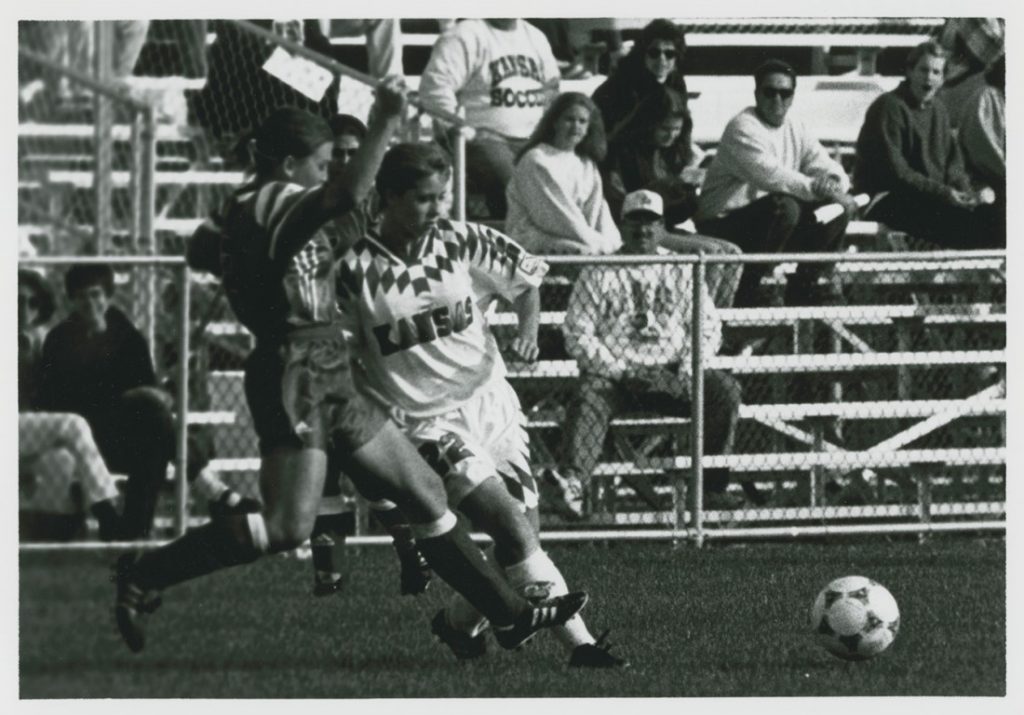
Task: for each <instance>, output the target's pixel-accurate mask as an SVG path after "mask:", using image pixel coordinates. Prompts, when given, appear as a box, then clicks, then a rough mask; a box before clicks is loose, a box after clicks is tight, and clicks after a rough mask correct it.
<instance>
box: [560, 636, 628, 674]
mask: <svg viewBox="0 0 1024 715" xmlns="http://www.w3.org/2000/svg"><path fill="white" fill-rule="evenodd" d="M607 637H608V631H605V632H604V633H602V634H601V636H600V637H599V638H598V639H597V641H596V642H595V643H584V644H583V645H578V646H576V647H575V648H573V650H572V655H571V656H569V667H570V668H628V667H629V661H628V660H625V659H623V658H619V657H617V656H614V655H612V654H611V653H609V652H608V651H609V649H610V648H611V644H610V643H608V642H607V641H606V640H605V639H606V638H607Z"/></svg>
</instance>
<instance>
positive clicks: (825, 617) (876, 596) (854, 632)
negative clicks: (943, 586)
mask: <svg viewBox="0 0 1024 715" xmlns="http://www.w3.org/2000/svg"><path fill="white" fill-rule="evenodd" d="M899 629H900V609H899V606H897V605H896V599H895V598H893V597H892V594H891V593H889V591H888V589H886V588H885V586H883V585H882V584H880V583H878V582H877V581H873V580H871V579H869V578H865V577H864V576H845V577H843V578H837V579H836V580H835V581H833V582H832V583H830V584H829V585H828V586H826V587H825V588H823V589H822V590H821V593H819V594H818V597H817V598H816V599H814V605H813V606H811V630H812V632H813V633H814V636H815V638H816V639H817V640H818V643H820V644H821V645H822V646H823V647H824V648H825V650H827V651H828V652H829V653H831V654H832V655H834V656H837V657H839V658H842V659H844V660H867V659H868V658H873V657H874V656H876V655H878V654H879V653H881V652H882V651H883V650H885V649H886V648H888V647H889V646H890V645H892V642H893V641H894V640H895V639H896V633H897V632H898V631H899Z"/></svg>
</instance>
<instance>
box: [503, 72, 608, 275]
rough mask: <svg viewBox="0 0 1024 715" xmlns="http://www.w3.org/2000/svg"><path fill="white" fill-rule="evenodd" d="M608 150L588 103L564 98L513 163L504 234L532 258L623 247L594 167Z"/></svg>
mask: <svg viewBox="0 0 1024 715" xmlns="http://www.w3.org/2000/svg"><path fill="white" fill-rule="evenodd" d="M606 151H607V145H606V143H605V137H604V128H603V127H602V125H601V115H600V114H599V113H598V112H597V108H596V107H595V106H594V103H593V101H591V99H590V98H589V97H587V96H586V95H585V94H580V93H579V92H566V93H565V94H562V95H560V96H559V97H558V99H556V100H555V101H554V103H552V105H551V106H550V107H549V108H548V110H547V111H546V112H545V113H544V116H543V117H541V120H540V122H539V123H538V124H537V128H536V129H535V130H534V132H533V135H532V136H531V137H530V139H529V141H527V142H526V145H525V146H524V147H523V148H522V150H520V152H519V155H518V156H517V157H516V164H515V171H514V172H513V173H512V179H511V181H509V184H508V219H507V220H506V222H505V232H506V233H507V234H508V235H509V236H511V237H512V238H514V239H515V240H516V241H518V242H519V243H521V244H522V246H523V248H525V249H526V250H528V251H531V252H532V253H538V254H551V253H571V254H586V255H594V254H607V253H614V252H615V251H617V250H618V249H619V246H621V245H622V239H621V237H620V236H619V229H618V227H616V225H615V221H613V220H612V215H611V212H610V211H609V209H608V202H607V201H605V199H604V192H603V190H602V185H601V173H600V171H599V170H598V162H600V161H601V160H602V159H604V156H605V152H606Z"/></svg>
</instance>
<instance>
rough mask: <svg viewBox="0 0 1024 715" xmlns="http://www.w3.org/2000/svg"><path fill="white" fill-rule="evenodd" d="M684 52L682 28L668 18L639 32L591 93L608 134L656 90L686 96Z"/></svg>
mask: <svg viewBox="0 0 1024 715" xmlns="http://www.w3.org/2000/svg"><path fill="white" fill-rule="evenodd" d="M685 52H686V35H685V34H684V33H683V28H681V27H679V26H678V25H676V24H674V23H673V22H671V21H670V20H653V21H651V23H650V24H648V25H647V26H646V27H645V28H644V29H643V30H642V31H641V32H640V38H639V39H638V40H637V41H636V43H635V44H634V45H633V49H631V50H630V51H629V54H628V55H626V56H625V57H623V58H622V60H621V61H620V62H619V64H618V66H617V67H616V68H615V71H614V72H612V74H611V75H610V76H609V77H608V79H607V80H605V81H604V83H603V84H601V86H600V87H598V88H597V90H595V91H594V94H593V100H594V103H595V104H596V105H597V107H598V109H600V110H601V118H602V119H603V120H604V126H605V129H606V131H607V132H608V135H609V136H612V135H613V134H615V132H616V131H618V129H619V128H620V125H622V124H624V123H625V121H626V120H627V119H628V118H629V117H630V115H632V114H633V112H634V111H635V110H636V108H637V106H638V105H639V104H640V102H641V101H642V100H643V99H644V98H646V97H647V96H648V95H650V94H651V93H653V92H654V91H655V90H656V89H659V88H661V87H666V88H668V89H673V90H675V91H676V92H678V93H679V94H680V95H682V97H683V98H684V99H685V98H686V96H687V94H686V79H685V78H684V77H683V71H682V67H683V54H684V53H685ZM698 151H699V149H698Z"/></svg>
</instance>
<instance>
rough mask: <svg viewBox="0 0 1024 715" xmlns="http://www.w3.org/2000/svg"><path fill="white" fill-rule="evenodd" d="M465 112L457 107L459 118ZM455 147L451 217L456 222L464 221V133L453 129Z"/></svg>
mask: <svg viewBox="0 0 1024 715" xmlns="http://www.w3.org/2000/svg"><path fill="white" fill-rule="evenodd" d="M464 113H465V110H464V109H463V108H462V107H459V116H462V115H463V114H464ZM454 134H455V146H454V147H453V149H454V154H455V156H454V157H453V164H454V166H453V169H452V215H453V217H454V218H455V220H457V221H465V220H466V133H465V130H464V129H463V128H462V127H455V131H454Z"/></svg>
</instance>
